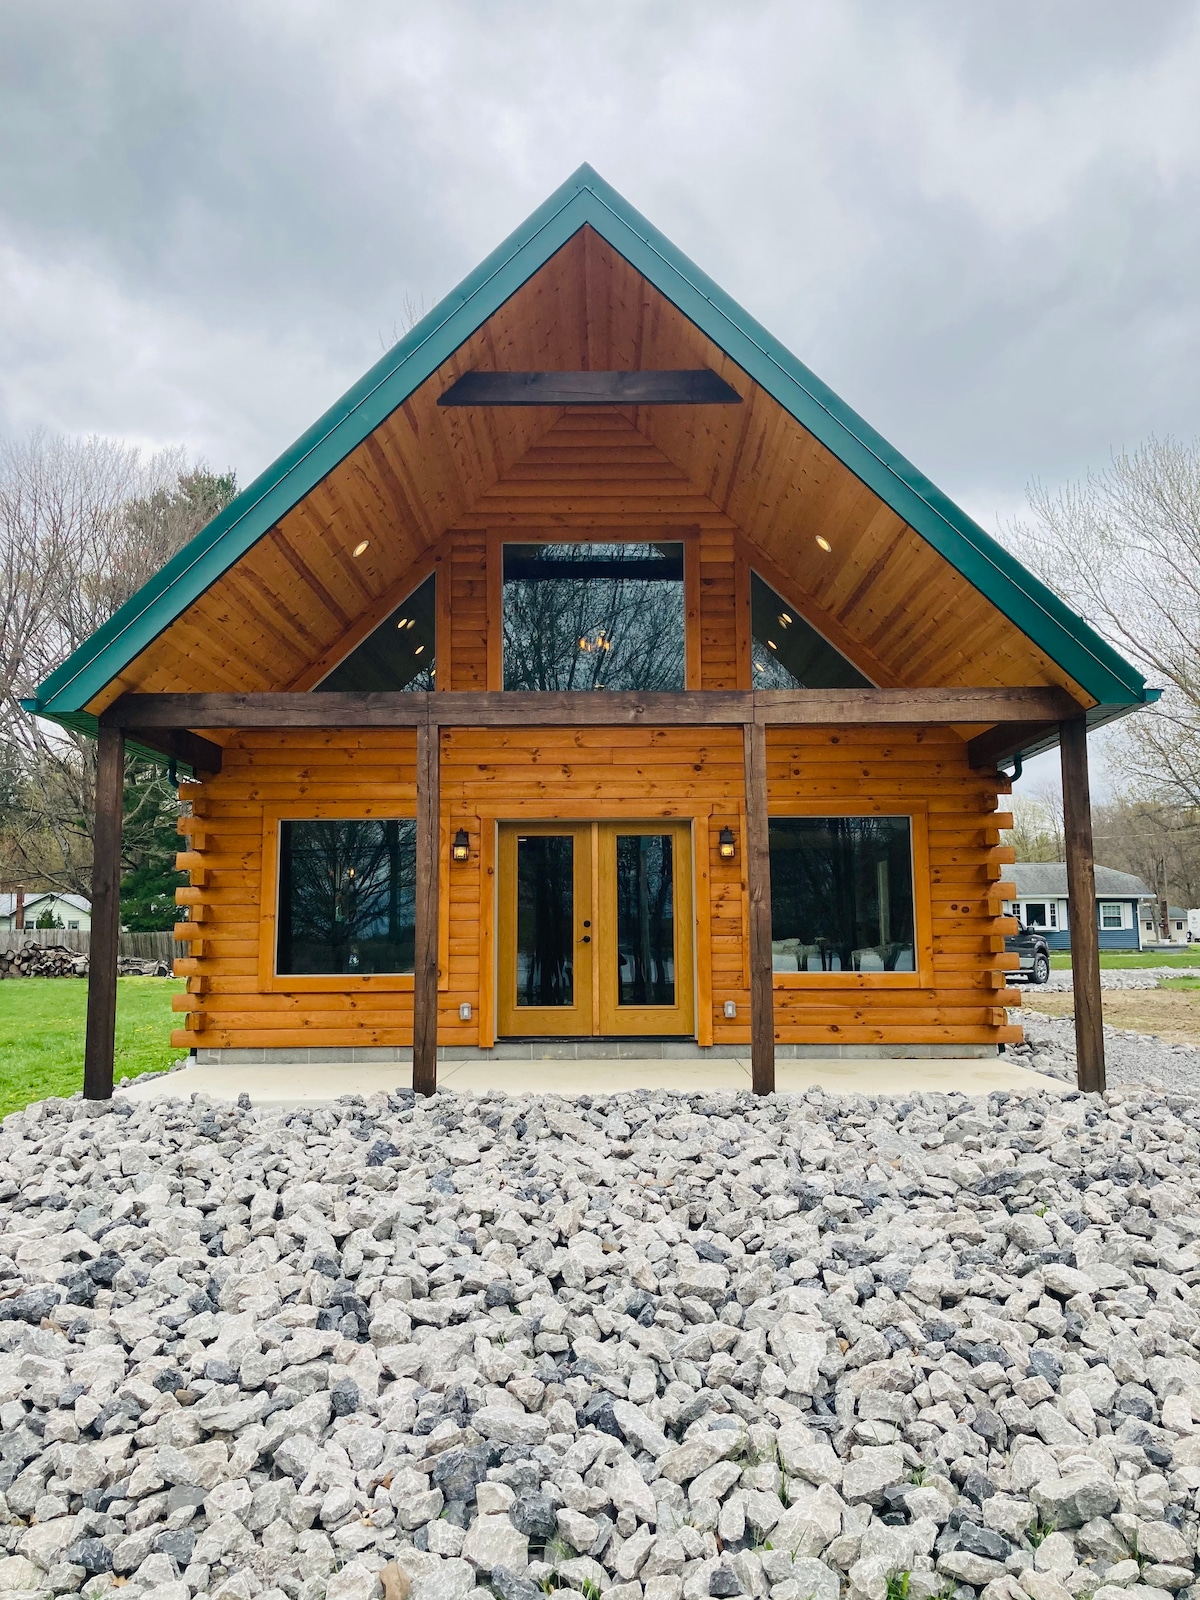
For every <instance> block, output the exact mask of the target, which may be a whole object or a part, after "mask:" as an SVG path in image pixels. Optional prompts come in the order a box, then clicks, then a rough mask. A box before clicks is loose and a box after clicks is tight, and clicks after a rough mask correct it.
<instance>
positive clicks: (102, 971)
mask: <svg viewBox="0 0 1200 1600" xmlns="http://www.w3.org/2000/svg"><path fill="white" fill-rule="evenodd" d="M124 799H125V735H124V733H123V732H122V731H121V729H120V728H101V729H100V731H99V733H98V735H97V762H96V810H95V829H94V833H93V840H92V936H91V959H90V961H89V963H88V993H87V1037H86V1040H85V1043H84V1047H83V1097H84V1099H85V1100H111V1099H112V1092H113V1051H114V1049H115V1047H116V1035H117V942H118V939H119V937H120V933H121V821H122V815H121V814H122V808H123V804H124Z"/></svg>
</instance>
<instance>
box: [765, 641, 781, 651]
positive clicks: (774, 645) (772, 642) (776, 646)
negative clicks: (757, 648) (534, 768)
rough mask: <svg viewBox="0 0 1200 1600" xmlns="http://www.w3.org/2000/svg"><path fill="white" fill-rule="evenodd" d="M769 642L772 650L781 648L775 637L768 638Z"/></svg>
mask: <svg viewBox="0 0 1200 1600" xmlns="http://www.w3.org/2000/svg"><path fill="white" fill-rule="evenodd" d="M767 643H768V644H769V645H770V647H771V649H772V650H778V649H779V646H778V645H777V644H776V643H775V641H774V639H768V640H767Z"/></svg>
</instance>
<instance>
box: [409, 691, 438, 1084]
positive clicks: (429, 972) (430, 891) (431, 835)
mask: <svg viewBox="0 0 1200 1600" xmlns="http://www.w3.org/2000/svg"><path fill="white" fill-rule="evenodd" d="M440 742H441V741H440V736H439V733H438V729H437V726H436V724H433V723H429V722H422V723H420V724H419V725H418V727H417V897H416V929H415V939H414V944H415V949H414V954H413V1088H414V1090H415V1091H416V1092H417V1094H426V1095H428V1094H434V1093H435V1092H436V1090H437V1008H438V877H439V869H440V866H441V860H440V857H441V845H440V840H439V822H440V801H439V791H440V786H441V779H440V774H439V759H438V758H439V754H440V751H439V745H440Z"/></svg>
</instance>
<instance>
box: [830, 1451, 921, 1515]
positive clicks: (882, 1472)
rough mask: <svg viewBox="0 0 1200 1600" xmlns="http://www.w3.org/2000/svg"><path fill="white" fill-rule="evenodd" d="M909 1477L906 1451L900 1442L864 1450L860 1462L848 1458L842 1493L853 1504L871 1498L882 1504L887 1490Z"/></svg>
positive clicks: (875, 1502)
mask: <svg viewBox="0 0 1200 1600" xmlns="http://www.w3.org/2000/svg"><path fill="white" fill-rule="evenodd" d="M906 1476H907V1467H906V1466H905V1462H904V1454H903V1452H902V1451H901V1449H900V1446H899V1445H880V1446H877V1447H875V1448H873V1449H869V1450H864V1451H863V1453H862V1455H861V1456H860V1457H859V1458H858V1460H857V1461H847V1462H846V1464H845V1466H844V1468H843V1470H842V1496H843V1498H844V1499H845V1500H846V1502H847V1503H848V1504H849V1505H855V1504H857V1503H858V1502H860V1501H864V1500H866V1501H870V1502H871V1504H872V1505H882V1503H883V1491H884V1490H885V1489H888V1488H890V1487H891V1486H892V1484H895V1483H901V1482H903V1481H904V1479H905V1477H906Z"/></svg>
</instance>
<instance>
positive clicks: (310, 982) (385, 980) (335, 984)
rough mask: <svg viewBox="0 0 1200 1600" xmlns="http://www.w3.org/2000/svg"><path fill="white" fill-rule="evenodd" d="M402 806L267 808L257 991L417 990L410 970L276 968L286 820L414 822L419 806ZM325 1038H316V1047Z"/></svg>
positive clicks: (445, 927) (443, 913)
mask: <svg viewBox="0 0 1200 1600" xmlns="http://www.w3.org/2000/svg"><path fill="white" fill-rule="evenodd" d="M409 807H410V803H405V802H403V801H402V802H401V803H400V804H399V805H396V804H389V803H386V802H385V803H379V804H375V803H372V802H371V801H369V800H359V801H356V800H327V801H313V802H311V803H306V802H305V801H303V800H300V801H274V802H270V803H268V804H266V805H264V806H263V818H262V834H261V837H262V871H261V878H260V889H259V905H258V987H259V989H260V990H261V991H263V992H266V993H268V994H361V993H363V992H364V991H366V992H368V993H369V992H371V991H373V990H374V991H377V992H381V993H383V992H390V993H398V992H402V991H404V990H407V991H408V992H409V993H411V992H412V987H413V975H412V973H411V972H363V973H352V972H345V973H336V972H332V973H291V972H278V971H277V970H276V965H275V963H276V956H277V949H278V944H277V939H276V932H277V926H278V921H279V865H280V852H281V849H282V839H283V830H282V829H281V827H280V823H282V822H347V821H352V822H391V821H393V820H411V819H413V818H415V816H416V808H415V806H414V807H412V808H411V809H410V808H409ZM438 849H439V851H440V852H441V860H442V861H443V862H445V861H446V860H447V859H448V855H449V849H450V834H449V828H448V824H447V820H446V818H445V817H444V816H443V817H442V819H441V822H440V824H439V827H438ZM449 898H450V897H449V895H447V894H442V895H439V897H438V900H439V906H438V988H439V989H446V988H448V987H449V974H448V959H447V957H448V952H449V939H450V922H449V905H448V901H449ZM320 1042H321V1041H320V1040H319V1039H317V1038H314V1040H313V1044H314V1045H319V1044H320Z"/></svg>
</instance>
